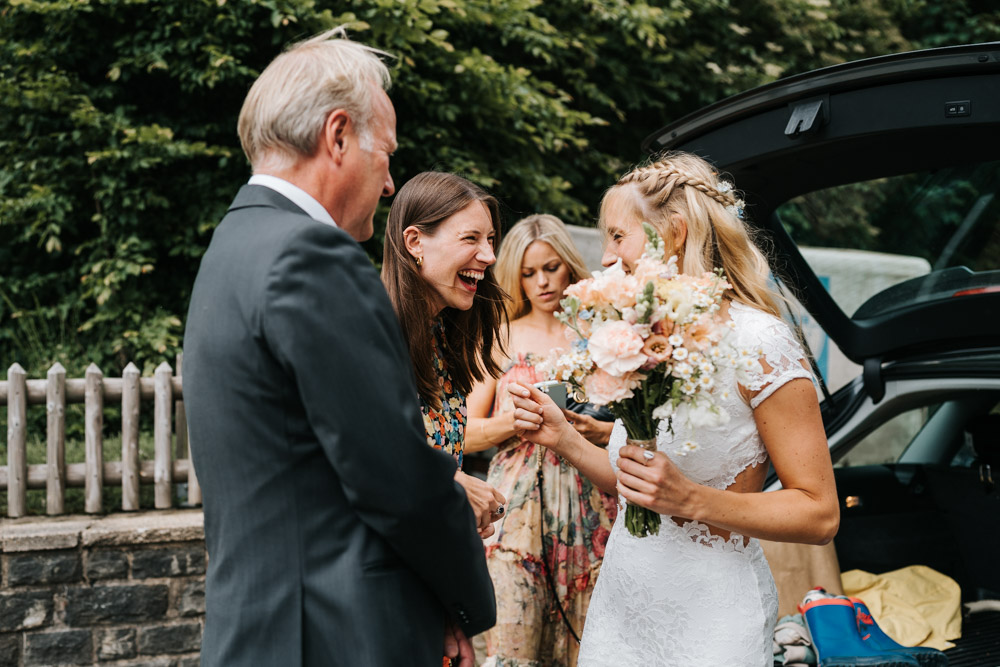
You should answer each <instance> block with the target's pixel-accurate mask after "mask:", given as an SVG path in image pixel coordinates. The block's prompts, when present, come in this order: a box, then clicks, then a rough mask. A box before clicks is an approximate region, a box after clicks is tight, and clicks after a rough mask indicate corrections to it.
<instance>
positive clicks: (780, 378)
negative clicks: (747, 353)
mask: <svg viewBox="0 0 1000 667" xmlns="http://www.w3.org/2000/svg"><path fill="white" fill-rule="evenodd" d="M733 305H734V306H738V308H737V309H736V310H735V311H734V313H733V315H734V322H735V323H736V329H737V332H738V336H739V340H740V344H741V346H742V347H745V348H747V349H751V350H759V353H760V362H761V369H760V370H759V371H754V372H751V373H750V378H751V379H750V381H749V382H747V383H746V387H747V389H749V390H751V391H753V392H757V393H756V394H755V395H754V396H753V397H752V398H751V399H750V407H751V408H753V409H756V408H757V406H758V405H760V404H761V403H763V402H764V400H765V399H767V398H768V397H769V396H770V395H771V394H773V393H774V392H775V391H777V389H778V388H779V387H781V386H782V385H784V384H786V383H788V382H790V381H791V380H795V379H797V378H806V379H809V380H812V379H813V374H812V372H811V371H810V370H809V362H808V360H807V359H806V355H805V352H803V350H802V346H801V345H800V344H799V341H798V340H797V339H796V338H795V335H794V334H793V333H792V330H791V329H790V328H789V327H788V325H787V324H785V323H784V322H783V321H782V320H779V319H778V318H777V317H774V316H773V315H768V314H767V313H763V312H761V311H759V310H756V309H754V308H751V307H749V306H743V305H742V304H733Z"/></svg>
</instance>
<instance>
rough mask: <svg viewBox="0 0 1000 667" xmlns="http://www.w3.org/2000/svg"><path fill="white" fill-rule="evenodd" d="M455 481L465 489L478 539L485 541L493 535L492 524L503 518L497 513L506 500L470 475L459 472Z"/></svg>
mask: <svg viewBox="0 0 1000 667" xmlns="http://www.w3.org/2000/svg"><path fill="white" fill-rule="evenodd" d="M455 481H456V482H458V483H459V484H461V485H462V488H463V489H465V495H466V496H467V497H468V499H469V504H470V505H472V512H473V513H474V514H475V515H476V529H477V530H478V531H479V537H481V538H483V539H486V538H487V537H489V536H490V535H492V534H493V532H494V530H495V529H494V528H493V522H494V521H497V520H499V519H500V518H501V517H502V516H503V512H501V511H499V510H500V508H501V507H503V506H504V504H506V502H507V499H506V498H504V497H503V494H502V493H500V492H499V491H497V490H496V489H494V488H493V487H492V486H490V485H489V484H487V483H486V482H484V481H483V480H481V479H479V478H478V477H473V476H472V475H467V474H465V473H464V472H462V471H461V470H459V471H457V472H456V473H455Z"/></svg>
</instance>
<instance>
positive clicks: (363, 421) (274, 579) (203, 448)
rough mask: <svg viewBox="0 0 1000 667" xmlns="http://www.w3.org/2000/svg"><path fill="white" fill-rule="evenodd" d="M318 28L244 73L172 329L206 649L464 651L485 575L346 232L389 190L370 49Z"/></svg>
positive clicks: (365, 231)
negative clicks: (179, 341) (217, 189)
mask: <svg viewBox="0 0 1000 667" xmlns="http://www.w3.org/2000/svg"><path fill="white" fill-rule="evenodd" d="M339 33H340V31H336V30H335V31H330V32H327V33H324V34H321V35H318V36H316V37H314V38H312V39H309V40H307V41H305V42H302V43H300V44H297V45H295V46H294V47H292V48H291V49H289V50H288V51H286V52H285V53H283V54H281V55H280V56H278V57H277V58H275V60H274V61H273V62H272V63H271V64H270V65H269V66H268V67H267V68H266V69H265V70H264V72H263V73H262V74H261V75H260V77H259V78H258V79H257V81H256V82H255V83H254V84H253V87H252V88H251V89H250V92H249V94H248V95H247V98H246V101H245V102H244V105H243V109H242V111H241V113H240V118H239V134H240V139H241V141H242V144H243V148H244V151H245V152H246V154H247V157H248V159H249V160H250V163H251V165H252V167H253V172H254V173H253V176H252V178H251V179H250V181H249V183H248V184H247V185H245V186H244V187H243V188H242V189H241V190H240V191H239V193H238V194H237V196H236V199H235V200H234V201H233V203H232V205H231V206H230V208H229V212H228V213H227V215H226V216H225V218H223V220H222V222H221V223H220V224H219V226H218V228H217V229H216V231H215V233H214V235H213V237H212V242H211V244H210V246H209V248H208V250H207V251H206V253H205V256H204V258H203V259H202V264H201V268H200V270H199V272H198V277H197V279H196V281H195V285H194V290H193V293H192V296H191V304H190V309H189V312H188V319H187V329H186V332H185V337H184V351H185V364H184V367H185V373H184V398H185V404H186V406H187V413H188V423H189V428H190V433H191V449H192V455H193V457H194V463H195V467H196V469H197V471H198V478H199V480H200V481H201V484H202V488H203V492H204V498H205V536H206V542H207V546H208V555H209V566H208V578H207V590H206V597H207V599H206V607H207V610H206V622H205V634H204V639H203V642H202V664H203V665H206V666H209V667H211V666H214V665H225V666H227V667H229V666H232V665H282V666H285V665H288V666H292V665H352V666H354V665H371V666H381V665H434V666H435V667H437V665H440V664H441V658H442V655H446V656H449V657H457V658H459V660H460V664H461V665H462V666H463V667H466V666H467V667H471V665H472V662H473V658H472V649H471V646H470V644H469V641H468V639H467V638H466V637H467V636H471V635H472V634H474V633H478V632H481V631H482V630H485V629H486V628H488V627H490V626H491V625H493V623H494V621H495V615H496V612H495V602H494V597H493V586H492V583H491V582H490V579H489V574H488V573H487V570H486V563H485V558H484V555H483V546H482V542H481V540H480V539H479V537H478V535H477V533H476V521H475V519H474V517H473V512H472V510H471V508H470V505H469V503H468V502H467V500H466V496H465V493H464V491H463V490H462V489H461V487H460V486H459V485H458V484H457V483H455V482H454V480H453V476H454V474H455V463H454V460H453V459H452V458H451V457H449V456H447V455H446V454H443V453H441V452H438V451H435V450H433V449H432V448H430V447H428V446H427V445H426V440H425V436H424V432H423V425H422V420H421V417H420V409H419V406H418V403H417V390H416V386H415V384H414V380H413V377H412V373H411V371H410V362H409V360H408V358H407V352H406V346H405V345H404V342H403V340H402V336H401V334H400V330H399V326H398V323H397V321H396V317H395V314H394V313H393V310H392V308H391V306H390V304H389V300H388V298H387V296H386V294H385V292H384V291H383V288H382V285H381V283H380V281H379V276H378V274H377V273H376V271H375V269H374V268H373V267H372V265H371V262H370V261H369V260H368V258H367V256H366V255H365V253H364V252H363V251H362V249H361V248H360V246H359V245H358V244H357V241H362V240H365V239H367V238H369V237H370V236H371V235H372V219H373V217H374V214H375V208H376V206H377V204H378V201H379V198H380V197H384V196H388V195H391V194H392V193H393V191H394V186H393V182H392V177H391V176H390V175H389V157H390V155H391V154H392V152H393V150H395V148H396V136H395V126H396V118H395V112H394V110H393V106H392V103H391V102H390V101H389V97H388V96H387V95H386V93H385V90H386V89H387V88H388V86H389V72H388V70H387V68H386V67H385V65H384V63H383V62H382V61H381V60H380V58H379V56H380V55H384V54H382V53H381V52H378V51H376V50H374V49H371V48H369V47H366V46H364V45H361V44H358V43H356V42H352V41H350V40H348V39H346V38H344V37H343V35H342V34H339Z"/></svg>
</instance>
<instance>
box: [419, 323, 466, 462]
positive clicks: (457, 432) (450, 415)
mask: <svg viewBox="0 0 1000 667" xmlns="http://www.w3.org/2000/svg"><path fill="white" fill-rule="evenodd" d="M446 344H447V343H446V342H445V338H444V324H443V323H442V322H441V320H440V319H436V320H434V336H433V345H434V357H433V359H434V370H435V372H436V373H437V381H438V387H439V388H440V395H441V409H440V410H436V409H434V408H432V407H431V406H429V405H427V404H426V403H425V402H424V400H423V399H422V398H421V399H420V411H421V412H422V413H423V415H424V432H425V433H426V434H427V444H428V445H430V446H431V447H433V448H434V449H440V450H443V451H446V452H448V453H449V454H451V455H452V456H454V457H455V461H457V462H458V468H459V470H461V469H462V458H463V454H464V452H465V421H466V416H467V414H468V413H467V412H466V408H465V396H463V395H462V394H460V393H459V392H458V390H457V389H455V388H454V386H453V385H452V383H451V376H450V375H448V368H447V367H446V366H445V363H444V357H443V356H442V354H441V350H442V349H444V347H445V345H446Z"/></svg>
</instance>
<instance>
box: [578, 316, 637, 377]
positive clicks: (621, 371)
mask: <svg viewBox="0 0 1000 667" xmlns="http://www.w3.org/2000/svg"><path fill="white" fill-rule="evenodd" d="M642 346H643V341H642V337H641V336H639V334H637V333H636V332H635V330H634V329H632V326H631V325H630V324H629V323H628V322H622V321H621V320H618V321H615V322H608V323H606V324H605V325H604V326H602V327H600V328H598V329H597V331H595V332H594V334H593V335H592V336H591V337H590V341H589V342H588V343H587V349H588V350H589V351H590V356H591V358H592V359H593V360H594V363H595V364H597V367H598V368H600V369H602V370H605V371H607V372H608V373H610V374H611V375H617V376H619V377H620V376H622V375H625V374H626V373H629V372H631V371H634V370H636V369H637V368H639V367H640V366H642V365H643V364H644V363H646V355H645V354H643V352H642Z"/></svg>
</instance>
